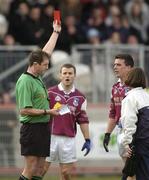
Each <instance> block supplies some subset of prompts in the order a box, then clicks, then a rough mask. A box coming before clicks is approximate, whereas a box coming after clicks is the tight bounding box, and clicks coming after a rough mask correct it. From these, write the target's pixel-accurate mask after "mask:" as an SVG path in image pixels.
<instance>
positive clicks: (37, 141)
mask: <svg viewBox="0 0 149 180" xmlns="http://www.w3.org/2000/svg"><path fill="white" fill-rule="evenodd" d="M20 144H21V155H23V156H38V157H46V156H49V152H50V128H49V124H48V123H34V124H31V123H24V124H23V125H22V126H21V129H20Z"/></svg>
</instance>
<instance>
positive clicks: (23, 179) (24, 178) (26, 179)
mask: <svg viewBox="0 0 149 180" xmlns="http://www.w3.org/2000/svg"><path fill="white" fill-rule="evenodd" d="M19 180H29V179H28V178H26V177H24V176H23V175H21V176H20V178H19Z"/></svg>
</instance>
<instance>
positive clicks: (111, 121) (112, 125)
mask: <svg viewBox="0 0 149 180" xmlns="http://www.w3.org/2000/svg"><path fill="white" fill-rule="evenodd" d="M115 126H116V122H115V119H109V120H108V125H107V129H106V133H112V131H113V130H114V128H115Z"/></svg>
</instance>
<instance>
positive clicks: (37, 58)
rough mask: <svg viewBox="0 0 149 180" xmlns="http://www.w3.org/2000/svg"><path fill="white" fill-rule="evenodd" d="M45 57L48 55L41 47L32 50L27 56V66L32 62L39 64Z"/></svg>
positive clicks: (48, 57)
mask: <svg viewBox="0 0 149 180" xmlns="http://www.w3.org/2000/svg"><path fill="white" fill-rule="evenodd" d="M45 58H47V59H50V56H49V55H48V53H46V52H44V51H42V50H41V49H38V50H35V51H32V52H31V53H30V56H29V66H32V65H33V64H34V62H36V63H38V64H41V63H42V62H43V60H44V59H45Z"/></svg>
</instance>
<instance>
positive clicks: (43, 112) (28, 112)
mask: <svg viewBox="0 0 149 180" xmlns="http://www.w3.org/2000/svg"><path fill="white" fill-rule="evenodd" d="M20 114H21V115H31V116H38V115H59V113H58V111H57V110H55V109H48V110H44V109H34V108H24V109H21V110H20Z"/></svg>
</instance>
